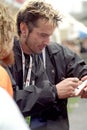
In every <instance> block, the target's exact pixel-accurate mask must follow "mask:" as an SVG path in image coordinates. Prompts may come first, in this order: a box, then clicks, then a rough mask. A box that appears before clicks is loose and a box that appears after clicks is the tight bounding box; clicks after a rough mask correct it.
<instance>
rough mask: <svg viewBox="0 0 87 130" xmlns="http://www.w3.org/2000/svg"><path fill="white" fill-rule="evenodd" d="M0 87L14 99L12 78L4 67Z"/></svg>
mask: <svg viewBox="0 0 87 130" xmlns="http://www.w3.org/2000/svg"><path fill="white" fill-rule="evenodd" d="M0 86H1V87H2V88H4V89H5V90H6V91H7V92H8V93H9V94H10V95H11V96H12V97H13V89H12V83H11V80H10V77H9V75H8V73H7V72H6V70H5V69H4V68H3V67H2V66H0Z"/></svg>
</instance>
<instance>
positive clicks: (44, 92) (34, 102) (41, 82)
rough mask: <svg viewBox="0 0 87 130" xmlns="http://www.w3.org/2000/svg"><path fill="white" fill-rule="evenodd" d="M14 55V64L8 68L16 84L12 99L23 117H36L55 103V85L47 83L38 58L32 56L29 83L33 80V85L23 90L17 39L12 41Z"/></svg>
mask: <svg viewBox="0 0 87 130" xmlns="http://www.w3.org/2000/svg"><path fill="white" fill-rule="evenodd" d="M14 53H15V64H14V65H13V66H11V67H10V71H11V74H12V76H13V78H14V80H15V83H16V85H14V86H13V88H14V98H15V100H16V102H17V104H18V106H19V108H20V110H21V112H22V113H23V115H24V116H27V115H36V114H37V113H38V112H39V111H42V110H43V109H45V108H47V107H48V106H50V105H52V103H53V102H55V99H56V89H55V85H52V84H51V83H50V82H49V80H48V78H47V75H46V72H45V70H44V67H43V63H42V60H41V58H40V56H39V55H32V58H33V67H32V72H31V81H30V82H31V83H32V81H33V80H34V81H35V85H32V84H31V83H30V86H27V87H26V88H23V71H22V53H21V48H20V45H19V41H18V40H17V39H15V41H14Z"/></svg>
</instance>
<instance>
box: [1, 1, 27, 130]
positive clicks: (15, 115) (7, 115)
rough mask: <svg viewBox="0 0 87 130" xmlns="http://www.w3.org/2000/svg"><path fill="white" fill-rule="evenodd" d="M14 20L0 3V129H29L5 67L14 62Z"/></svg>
mask: <svg viewBox="0 0 87 130" xmlns="http://www.w3.org/2000/svg"><path fill="white" fill-rule="evenodd" d="M13 36H14V21H13V19H12V17H11V16H10V12H9V11H8V9H7V8H6V7H5V6H4V5H3V4H1V3H0V130H29V128H28V126H27V124H26V123H25V120H24V118H23V116H22V115H21V113H20V111H19V109H18V107H17V105H16V104H15V102H14V100H13V89H12V83H11V80H10V77H9V75H8V73H7V71H6V67H7V66H8V65H10V64H13V63H14V55H13V50H12V48H13V41H12V40H13Z"/></svg>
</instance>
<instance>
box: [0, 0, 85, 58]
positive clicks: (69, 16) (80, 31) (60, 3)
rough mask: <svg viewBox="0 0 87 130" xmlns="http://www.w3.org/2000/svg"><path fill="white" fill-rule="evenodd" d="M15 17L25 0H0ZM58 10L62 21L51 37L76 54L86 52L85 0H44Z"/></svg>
mask: <svg viewBox="0 0 87 130" xmlns="http://www.w3.org/2000/svg"><path fill="white" fill-rule="evenodd" d="M0 1H1V2H3V3H5V4H6V5H7V6H8V7H9V8H10V10H11V13H12V15H13V16H14V17H15V14H16V12H17V10H18V9H19V8H20V7H21V5H22V4H23V3H24V1H26V0H0ZM45 1H47V2H49V3H51V4H52V5H53V6H54V8H56V9H57V10H59V12H60V15H61V17H62V22H61V23H60V24H59V27H58V28H56V30H55V32H54V34H53V35H52V37H51V39H52V40H53V41H56V42H58V43H61V44H63V45H65V46H68V47H69V48H70V49H72V50H73V51H75V52H77V53H78V54H79V53H81V54H82V55H83V52H87V0H77V1H74V0H45Z"/></svg>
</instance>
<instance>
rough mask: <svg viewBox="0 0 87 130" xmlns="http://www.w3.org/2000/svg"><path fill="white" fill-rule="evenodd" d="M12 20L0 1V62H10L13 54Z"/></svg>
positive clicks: (13, 30)
mask: <svg viewBox="0 0 87 130" xmlns="http://www.w3.org/2000/svg"><path fill="white" fill-rule="evenodd" d="M14 32H15V28H14V20H13V18H12V16H11V14H10V11H9V10H8V8H6V7H5V6H4V5H3V4H1V3H0V62H4V63H5V64H12V63H13V62H14V56H13V50H12V48H13V37H14Z"/></svg>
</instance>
